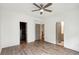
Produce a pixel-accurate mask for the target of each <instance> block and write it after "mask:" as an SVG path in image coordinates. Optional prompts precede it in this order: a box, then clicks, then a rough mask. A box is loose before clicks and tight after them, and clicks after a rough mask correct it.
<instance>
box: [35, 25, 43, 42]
mask: <svg viewBox="0 0 79 59" xmlns="http://www.w3.org/2000/svg"><path fill="white" fill-rule="evenodd" d="M35 38H36V40H35V41H44V24H35Z"/></svg>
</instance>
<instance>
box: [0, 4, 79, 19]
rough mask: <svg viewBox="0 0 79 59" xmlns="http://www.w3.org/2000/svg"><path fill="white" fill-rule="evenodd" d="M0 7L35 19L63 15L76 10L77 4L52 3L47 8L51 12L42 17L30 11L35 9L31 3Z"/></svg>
mask: <svg viewBox="0 0 79 59" xmlns="http://www.w3.org/2000/svg"><path fill="white" fill-rule="evenodd" d="M44 4H46V3H44ZM0 7H1V8H2V9H4V10H11V11H14V12H19V13H25V14H26V15H29V16H32V17H36V18H40V19H43V18H48V17H53V16H55V15H59V14H63V13H64V12H67V11H69V10H74V9H78V10H79V4H78V3H75V4H74V3H53V5H52V6H50V7H48V9H50V10H52V11H53V12H51V13H50V12H45V11H44V14H43V15H40V12H39V11H36V12H32V10H34V9H37V7H36V6H34V5H33V4H32V3H4V4H3V3H1V4H0Z"/></svg>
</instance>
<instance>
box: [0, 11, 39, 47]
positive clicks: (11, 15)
mask: <svg viewBox="0 0 79 59" xmlns="http://www.w3.org/2000/svg"><path fill="white" fill-rule="evenodd" d="M1 18H2V22H1V23H2V25H1V42H2V43H1V45H2V48H4V47H9V46H14V45H19V44H20V27H19V22H27V41H28V42H32V41H34V40H35V22H34V20H38V19H37V18H33V17H29V16H27V15H25V14H20V13H16V12H13V11H11V10H9V11H8V10H3V11H2V14H1Z"/></svg>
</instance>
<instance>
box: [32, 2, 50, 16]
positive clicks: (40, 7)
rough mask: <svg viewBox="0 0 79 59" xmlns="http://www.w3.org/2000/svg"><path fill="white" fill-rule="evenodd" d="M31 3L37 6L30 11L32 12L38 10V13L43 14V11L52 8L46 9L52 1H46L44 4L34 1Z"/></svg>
mask: <svg viewBox="0 0 79 59" xmlns="http://www.w3.org/2000/svg"><path fill="white" fill-rule="evenodd" d="M33 5H34V6H36V7H38V9H36V10H32V12H34V11H40V15H42V14H43V11H47V12H52V10H49V9H46V8H47V7H49V6H51V5H52V3H47V4H46V5H44V4H42V3H41V4H40V5H38V4H36V3H33Z"/></svg>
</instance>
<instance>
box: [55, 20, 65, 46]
mask: <svg viewBox="0 0 79 59" xmlns="http://www.w3.org/2000/svg"><path fill="white" fill-rule="evenodd" d="M56 44H57V45H60V46H64V22H63V21H61V22H56Z"/></svg>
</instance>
